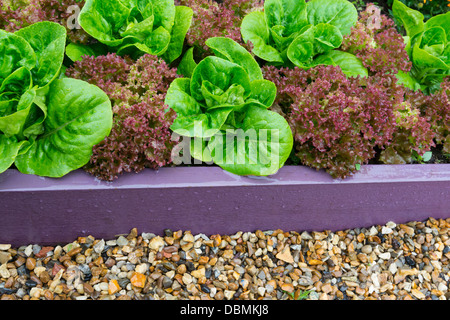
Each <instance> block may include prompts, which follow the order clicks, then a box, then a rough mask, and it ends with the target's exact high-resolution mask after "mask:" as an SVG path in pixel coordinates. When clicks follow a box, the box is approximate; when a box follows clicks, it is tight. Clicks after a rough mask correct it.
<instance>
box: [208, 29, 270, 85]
mask: <svg viewBox="0 0 450 320" xmlns="http://www.w3.org/2000/svg"><path fill="white" fill-rule="evenodd" d="M206 45H207V46H208V47H209V48H211V50H212V51H213V52H214V54H215V55H216V56H217V57H220V58H223V59H226V60H228V61H230V62H233V63H235V64H237V65H240V66H241V67H243V68H244V69H245V70H246V71H247V73H248V76H249V78H250V81H253V80H261V79H263V75H262V71H261V68H260V66H259V64H258V62H256V60H255V59H254V58H253V57H252V55H251V54H250V53H249V52H248V51H247V50H246V49H245V48H243V47H242V46H241V45H239V44H238V43H237V42H236V41H234V40H233V39H230V38H226V37H214V38H209V39H208V40H206Z"/></svg>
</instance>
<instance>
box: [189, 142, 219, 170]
mask: <svg viewBox="0 0 450 320" xmlns="http://www.w3.org/2000/svg"><path fill="white" fill-rule="evenodd" d="M208 141H209V139H208V138H206V139H205V138H192V139H191V145H190V152H191V156H192V157H193V158H195V159H198V160H201V161H202V162H206V163H210V164H212V163H214V162H213V159H212V157H211V152H209V149H208Z"/></svg>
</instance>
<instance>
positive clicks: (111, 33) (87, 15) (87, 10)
mask: <svg viewBox="0 0 450 320" xmlns="http://www.w3.org/2000/svg"><path fill="white" fill-rule="evenodd" d="M130 13H131V10H130V8H127V7H126V6H125V5H124V4H123V3H122V1H120V0H86V3H85V4H84V6H83V9H81V11H80V15H79V17H78V22H79V24H80V26H81V27H82V28H83V29H84V31H86V32H87V33H88V34H89V35H90V36H92V37H94V38H95V39H97V40H98V41H100V42H102V43H104V44H106V45H108V46H111V47H116V46H118V45H121V44H122V43H123V39H121V38H118V37H117V34H118V33H119V31H120V29H126V27H127V20H128V17H129V16H130Z"/></svg>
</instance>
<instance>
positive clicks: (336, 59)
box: [314, 50, 369, 77]
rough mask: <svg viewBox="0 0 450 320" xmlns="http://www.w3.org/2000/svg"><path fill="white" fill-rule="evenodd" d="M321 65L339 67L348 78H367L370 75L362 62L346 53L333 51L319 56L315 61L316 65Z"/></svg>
mask: <svg viewBox="0 0 450 320" xmlns="http://www.w3.org/2000/svg"><path fill="white" fill-rule="evenodd" d="M319 64H325V65H334V66H339V67H341V69H342V72H343V73H344V74H345V75H346V76H347V77H357V76H361V77H367V76H368V75H369V74H368V71H367V69H366V68H365V67H364V65H363V64H362V62H361V60H359V59H358V58H357V57H356V56H355V55H353V54H351V53H348V52H344V51H339V50H333V51H329V52H327V53H325V54H322V55H319V56H318V57H317V58H316V59H315V60H314V65H319Z"/></svg>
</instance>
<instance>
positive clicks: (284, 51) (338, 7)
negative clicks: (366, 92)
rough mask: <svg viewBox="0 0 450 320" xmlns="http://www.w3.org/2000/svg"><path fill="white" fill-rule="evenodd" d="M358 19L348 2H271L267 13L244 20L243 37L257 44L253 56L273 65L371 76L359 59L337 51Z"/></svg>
mask: <svg viewBox="0 0 450 320" xmlns="http://www.w3.org/2000/svg"><path fill="white" fill-rule="evenodd" d="M357 19H358V13H357V11H356V8H355V7H354V5H353V4H351V3H350V2H349V1H347V0H336V1H328V0H311V1H309V2H305V1H304V0H267V1H265V2H264V11H255V12H251V13H249V14H248V15H246V16H245V17H244V19H243V21H242V24H241V34H242V38H243V40H244V41H245V42H251V43H252V44H253V53H254V54H255V55H256V56H258V57H259V58H261V59H263V60H265V61H267V62H268V63H270V64H272V65H278V66H281V65H282V66H297V67H300V68H303V69H308V68H311V67H314V66H316V65H319V64H325V65H338V66H341V69H342V70H343V72H344V73H345V74H346V75H348V76H355V75H361V76H367V69H366V68H364V66H363V65H362V63H361V61H360V60H359V59H358V58H356V56H354V55H353V54H345V53H344V52H342V51H338V50H336V49H338V48H339V47H340V46H341V44H342V41H343V36H345V35H348V34H350V31H351V27H352V26H354V25H355V23H356V21H357ZM331 52H332V53H331ZM330 53H331V54H330ZM349 67H351V70H349Z"/></svg>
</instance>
